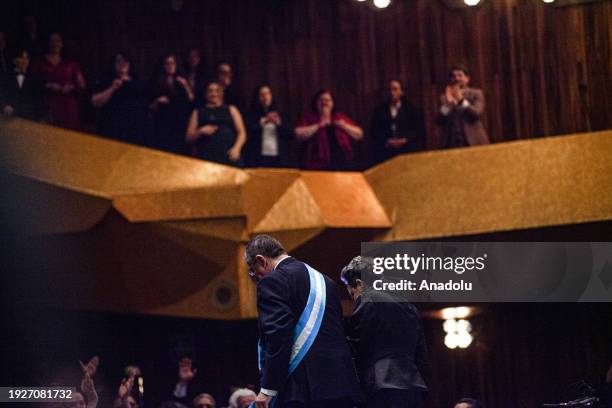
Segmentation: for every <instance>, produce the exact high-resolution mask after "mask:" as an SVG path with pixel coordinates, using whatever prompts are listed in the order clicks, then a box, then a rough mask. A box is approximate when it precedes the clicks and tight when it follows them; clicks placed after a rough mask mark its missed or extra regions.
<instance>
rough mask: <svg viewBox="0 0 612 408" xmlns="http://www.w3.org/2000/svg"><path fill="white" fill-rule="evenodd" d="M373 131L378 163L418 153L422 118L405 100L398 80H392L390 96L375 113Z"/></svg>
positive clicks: (372, 135)
mask: <svg viewBox="0 0 612 408" xmlns="http://www.w3.org/2000/svg"><path fill="white" fill-rule="evenodd" d="M370 132H371V133H370V134H371V137H372V142H373V144H374V150H375V152H376V162H378V163H380V162H382V161H384V160H387V159H390V158H391V157H394V156H396V155H398V154H400V153H407V152H411V151H416V150H417V138H418V137H419V136H421V133H422V126H421V117H420V115H419V113H418V112H417V110H416V109H415V108H414V107H413V106H412V105H410V104H409V103H408V102H407V101H406V99H405V98H404V89H403V86H402V83H401V82H400V81H399V80H397V79H393V80H391V81H389V89H388V97H387V98H386V100H385V101H384V102H383V103H382V104H381V105H379V106H378V107H377V108H376V110H375V111H374V115H373V117H372V127H371V130H370Z"/></svg>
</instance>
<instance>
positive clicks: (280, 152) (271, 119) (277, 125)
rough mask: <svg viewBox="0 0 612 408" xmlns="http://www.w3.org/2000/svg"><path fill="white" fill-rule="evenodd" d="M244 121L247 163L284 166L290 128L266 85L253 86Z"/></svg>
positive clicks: (249, 164)
mask: <svg viewBox="0 0 612 408" xmlns="http://www.w3.org/2000/svg"><path fill="white" fill-rule="evenodd" d="M246 122H247V128H248V131H249V138H248V142H247V159H248V160H247V164H248V166H249V167H286V166H287V139H288V137H289V135H290V134H291V132H290V130H289V129H288V128H287V127H286V125H285V122H284V121H283V118H282V116H281V114H280V113H279V111H278V108H277V106H276V101H275V100H274V97H273V95H272V90H271V88H270V86H269V85H260V86H258V87H257V88H256V89H255V92H254V93H253V99H252V102H251V110H250V111H249V113H248V115H247V120H246Z"/></svg>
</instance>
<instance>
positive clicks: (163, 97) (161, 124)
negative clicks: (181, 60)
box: [149, 54, 194, 154]
mask: <svg viewBox="0 0 612 408" xmlns="http://www.w3.org/2000/svg"><path fill="white" fill-rule="evenodd" d="M152 89H153V98H152V102H151V103H150V105H149V110H150V112H151V114H152V117H153V140H152V142H151V147H153V148H156V149H160V150H165V151H167V152H171V153H178V154H186V153H187V149H186V145H185V123H186V122H187V118H188V116H189V111H190V109H191V103H192V102H193V100H194V95H193V91H192V90H191V87H190V86H189V84H188V83H187V80H186V79H185V78H183V77H182V76H180V75H178V70H177V59H176V56H175V55H174V54H168V55H166V57H165V58H164V59H163V65H162V68H161V69H160V71H159V74H158V75H156V78H155V80H154V81H153V84H152Z"/></svg>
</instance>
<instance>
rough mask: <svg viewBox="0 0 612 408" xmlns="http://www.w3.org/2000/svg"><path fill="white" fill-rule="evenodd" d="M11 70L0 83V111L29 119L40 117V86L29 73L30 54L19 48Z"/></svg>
mask: <svg viewBox="0 0 612 408" xmlns="http://www.w3.org/2000/svg"><path fill="white" fill-rule="evenodd" d="M13 64H14V66H15V68H14V70H13V72H11V73H9V74H7V75H6V76H5V77H4V78H2V82H1V83H0V112H2V113H3V114H4V115H7V116H13V115H14V116H20V117H23V118H27V119H31V120H39V119H40V118H41V116H42V115H41V111H42V109H41V105H40V96H41V93H40V86H39V84H38V83H37V82H36V80H35V79H34V78H33V76H32V75H31V74H30V71H29V66H30V56H29V54H28V52H27V51H26V50H20V51H18V52H17V54H16V55H15V56H14V58H13Z"/></svg>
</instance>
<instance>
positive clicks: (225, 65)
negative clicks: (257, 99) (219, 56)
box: [216, 61, 243, 110]
mask: <svg viewBox="0 0 612 408" xmlns="http://www.w3.org/2000/svg"><path fill="white" fill-rule="evenodd" d="M216 76H217V78H216V82H217V83H219V84H220V85H221V87H223V94H224V95H225V103H226V104H228V105H234V106H235V107H236V108H238V109H239V110H242V108H243V105H242V95H241V92H240V90H239V89H238V87H237V85H236V81H235V80H234V70H233V68H232V66H231V64H230V63H229V62H227V61H221V62H219V63H217V72H216Z"/></svg>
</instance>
